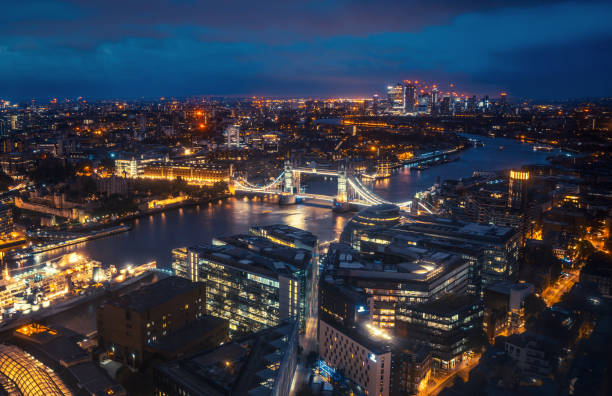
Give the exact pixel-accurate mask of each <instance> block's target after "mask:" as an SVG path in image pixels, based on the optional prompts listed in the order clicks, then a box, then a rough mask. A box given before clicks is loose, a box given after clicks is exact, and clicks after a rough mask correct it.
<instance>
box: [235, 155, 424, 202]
mask: <svg viewBox="0 0 612 396" xmlns="http://www.w3.org/2000/svg"><path fill="white" fill-rule="evenodd" d="M302 174H310V175H321V176H330V177H336V178H337V180H338V192H337V194H336V195H325V194H310V193H306V192H303V191H302V188H301V175H302ZM232 181H233V185H234V189H235V191H239V192H244V193H254V194H275V195H279V196H280V198H281V202H282V201H283V200H284V202H287V203H291V202H295V200H296V199H297V198H307V199H319V200H324V201H330V202H333V204H334V206H335V207H343V206H345V207H348V205H350V204H353V205H360V206H371V205H378V204H394V205H397V206H399V207H400V208H402V209H410V207H411V206H412V201H411V200H410V201H405V202H391V201H388V200H386V199H384V198H381V197H379V196H378V195H376V194H375V193H374V192H372V191H370V190H369V189H368V188H367V187H366V186H365V185H364V184H363V183H362V182H361V180H360V178H359V175H356V174H354V173H353V172H352V170H351V169H350V168H348V167H346V166H345V165H340V166H339V167H338V169H337V170H330V169H317V168H305V167H294V166H293V164H292V163H291V161H285V164H284V168H283V170H282V171H281V173H280V174H279V175H278V176H277V177H276V178H275V179H274V180H272V181H271V182H269V183H267V184H264V185H255V184H252V183H250V182H249V181H248V180H246V178H244V177H239V176H236V175H234V176H233V177H232ZM419 206H421V204H420V203H419ZM427 211H430V210H429V208H427Z"/></svg>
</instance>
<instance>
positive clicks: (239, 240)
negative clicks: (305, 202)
mask: <svg viewBox="0 0 612 396" xmlns="http://www.w3.org/2000/svg"><path fill="white" fill-rule="evenodd" d="M183 249H184V248H180V249H175V250H174V251H173V258H174V259H175V262H174V263H173V267H174V269H175V273H176V274H182V275H183V276H185V277H187V279H190V280H192V281H200V282H205V283H206V285H207V288H206V310H207V312H208V313H209V314H211V315H215V316H218V317H221V318H225V319H227V320H229V322H230V331H231V332H232V333H233V334H244V333H248V332H253V331H258V330H260V329H263V328H265V327H271V326H276V325H278V324H279V323H280V322H281V321H282V320H285V319H289V318H297V319H298V320H299V321H300V322H301V323H302V324H303V323H304V320H305V315H306V312H307V309H306V304H307V303H306V290H308V289H309V288H310V289H311V288H312V286H310V285H309V279H310V278H308V276H307V274H308V273H309V271H310V270H309V269H310V267H311V266H312V256H311V254H310V252H308V251H307V250H305V249H295V248H291V247H288V246H282V245H278V244H275V243H273V242H271V241H270V240H268V239H266V238H264V237H257V236H253V235H235V236H231V237H224V238H215V239H214V240H213V243H212V244H211V245H198V246H195V247H190V248H188V249H187V250H186V251H185V250H183ZM183 252H186V253H187V260H186V261H185V260H184V256H183ZM304 285H306V286H304ZM308 312H309V311H308Z"/></svg>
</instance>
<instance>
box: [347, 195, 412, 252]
mask: <svg viewBox="0 0 612 396" xmlns="http://www.w3.org/2000/svg"><path fill="white" fill-rule="evenodd" d="M399 223H400V209H399V207H398V206H396V205H392V204H380V205H374V206H370V207H368V208H366V209H363V210H362V211H360V212H359V213H357V214H356V215H355V216H354V217H353V218H352V219H351V220H349V222H348V223H347V224H346V226H344V229H343V230H342V234H341V235H340V241H341V242H345V243H348V244H350V245H351V246H353V248H355V249H357V250H359V243H360V239H361V234H363V233H364V232H365V231H367V230H370V229H373V228H390V227H393V226H395V225H398V224H399Z"/></svg>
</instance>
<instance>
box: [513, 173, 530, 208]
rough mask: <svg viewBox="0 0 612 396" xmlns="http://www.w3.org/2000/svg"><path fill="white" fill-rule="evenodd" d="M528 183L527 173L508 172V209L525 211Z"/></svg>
mask: <svg viewBox="0 0 612 396" xmlns="http://www.w3.org/2000/svg"><path fill="white" fill-rule="evenodd" d="M528 182H529V172H527V171H515V170H511V171H510V178H509V181H508V207H509V208H511V209H516V210H522V209H525V199H526V198H527V183H528Z"/></svg>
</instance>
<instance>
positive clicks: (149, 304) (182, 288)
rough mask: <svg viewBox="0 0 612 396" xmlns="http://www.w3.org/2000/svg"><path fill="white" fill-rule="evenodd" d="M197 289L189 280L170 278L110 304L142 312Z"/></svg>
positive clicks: (135, 291)
mask: <svg viewBox="0 0 612 396" xmlns="http://www.w3.org/2000/svg"><path fill="white" fill-rule="evenodd" d="M195 287H197V285H196V284H194V283H192V282H191V281H190V280H188V279H184V278H180V277H177V276H170V277H167V278H164V279H161V280H159V281H158V282H155V283H153V284H150V285H147V286H144V287H141V288H140V289H138V290H134V291H132V292H130V293H128V294H125V295H123V296H121V297H120V298H119V299H118V300H115V301H110V302H109V303H108V304H113V305H116V306H122V307H125V308H129V309H131V310H133V311H137V312H142V311H146V310H148V309H151V308H153V307H156V306H158V305H161V304H163V303H165V302H167V301H170V300H172V299H173V298H175V297H177V296H180V295H181V294H183V293H186V292H188V291H190V290H192V289H194V288H195Z"/></svg>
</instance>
